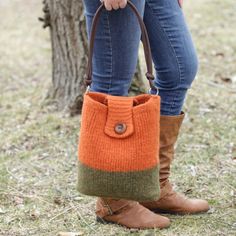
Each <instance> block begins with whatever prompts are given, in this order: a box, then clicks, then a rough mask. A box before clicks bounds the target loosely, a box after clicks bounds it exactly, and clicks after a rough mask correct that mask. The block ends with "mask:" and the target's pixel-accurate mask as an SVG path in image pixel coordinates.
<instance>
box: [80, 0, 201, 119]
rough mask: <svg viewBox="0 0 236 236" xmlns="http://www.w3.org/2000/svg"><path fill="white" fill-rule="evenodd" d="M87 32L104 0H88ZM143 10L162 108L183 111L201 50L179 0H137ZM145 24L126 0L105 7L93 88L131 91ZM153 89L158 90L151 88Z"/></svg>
mask: <svg viewBox="0 0 236 236" xmlns="http://www.w3.org/2000/svg"><path fill="white" fill-rule="evenodd" d="M83 1H84V8H85V9H84V13H85V16H86V25H87V33H88V38H89V35H90V30H91V23H92V19H93V16H94V13H95V11H96V9H97V8H98V6H99V5H100V1H99V0H83ZM132 2H133V3H134V4H135V6H136V7H137V9H138V11H139V13H140V14H141V15H142V16H143V20H144V23H145V25H146V28H147V31H148V36H149V40H150V45H151V50H152V58H153V62H154V67H155V72H156V73H155V80H154V83H155V85H156V86H157V87H158V88H159V95H160V96H161V114H162V115H178V114H180V112H181V109H182V106H183V103H184V100H185V97H186V93H187V90H188V89H189V88H190V86H191V84H192V81H193V80H194V78H195V76H196V72H197V66H198V61H197V56H196V51H195V48H194V45H193V42H192V39H191V35H190V33H189V30H188V28H187V25H186V22H185V19H184V15H183V12H182V10H181V8H180V7H179V4H178V1H177V0H132ZM140 36H141V30H140V28H139V24H138V21H137V19H136V17H135V15H134V14H133V12H132V11H131V9H130V8H129V6H127V7H126V8H124V9H118V10H112V11H106V10H105V9H104V11H103V12H102V14H101V17H100V20H99V23H98V28H97V31H96V38H95V48H94V54H93V73H92V81H93V82H92V85H91V88H90V91H95V92H103V93H107V94H111V95H118V96H127V95H128V90H129V87H130V85H131V81H132V78H133V75H134V73H135V69H136V65H137V59H138V48H139V43H140ZM150 92H151V93H153V92H154V91H150Z"/></svg>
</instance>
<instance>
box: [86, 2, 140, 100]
mask: <svg viewBox="0 0 236 236" xmlns="http://www.w3.org/2000/svg"><path fill="white" fill-rule="evenodd" d="M83 1H84V7H85V10H84V13H85V16H86V26H87V32H88V38H89V35H90V31H91V24H92V19H93V16H94V14H95V11H96V9H97V8H98V6H99V5H100V1H99V0H83ZM132 2H133V3H134V4H135V6H136V7H137V9H138V11H139V12H140V14H141V15H143V14H144V5H145V1H144V0H132ZM140 36H141V30H140V28H139V24H138V20H137V19H136V16H135V15H134V13H133V12H132V10H131V9H130V8H129V7H126V8H124V9H118V10H112V11H107V10H105V9H104V10H103V12H102V14H101V16H100V19H99V22H98V27H97V30H96V37H95V44H94V52H93V64H92V66H93V72H92V84H91V88H90V91H96V92H103V93H107V94H111V95H117V96H127V95H128V90H129V87H130V84H131V79H132V78H133V75H134V73H135V69H136V65H137V59H138V47H139V43H140Z"/></svg>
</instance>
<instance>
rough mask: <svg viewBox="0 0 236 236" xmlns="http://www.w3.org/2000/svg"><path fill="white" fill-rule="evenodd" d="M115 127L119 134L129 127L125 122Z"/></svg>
mask: <svg viewBox="0 0 236 236" xmlns="http://www.w3.org/2000/svg"><path fill="white" fill-rule="evenodd" d="M114 129H115V132H116V133H117V134H123V133H124V132H125V131H126V129H127V125H126V124H124V123H117V124H116V125H115V128H114Z"/></svg>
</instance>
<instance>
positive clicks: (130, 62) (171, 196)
mask: <svg viewBox="0 0 236 236" xmlns="http://www.w3.org/2000/svg"><path fill="white" fill-rule="evenodd" d="M103 1H104V5H105V8H106V10H104V11H103V12H102V14H101V17H100V20H99V23H98V28H97V33H96V39H95V48H94V57H93V75H92V76H93V79H92V80H93V83H92V85H91V87H90V91H95V92H103V93H107V94H112V95H119V96H127V95H128V89H129V87H130V84H131V80H132V77H133V75H134V72H135V69H136V63H137V59H138V48H139V43H140V36H141V31H140V28H139V24H138V21H137V19H136V17H135V15H134V14H133V12H132V11H131V9H130V8H129V7H126V5H127V0H103ZM132 2H133V3H134V5H135V6H136V8H137V9H138V11H139V13H140V14H141V15H142V16H143V20H144V23H145V25H146V28H147V31H148V35H149V40H150V45H151V50H152V57H153V62H154V66H155V70H156V77H155V81H154V82H155V85H156V86H157V87H158V88H159V95H160V96H161V120H160V127H161V128H160V129H161V131H160V153H159V154H160V184H161V197H160V199H159V200H158V201H153V202H145V203H142V202H140V203H138V202H135V201H129V200H125V199H120V200H115V199H105V198H99V199H98V200H97V205H96V214H97V217H98V218H97V219H99V220H100V221H101V222H113V223H117V224H120V225H123V226H126V227H130V228H165V227H168V226H169V225H170V220H169V219H168V218H167V217H164V216H161V215H158V214H155V213H153V211H155V212H165V213H174V214H176V213H177V214H191V213H199V212H205V211H207V210H208V209H209V205H208V203H207V202H206V201H204V200H198V199H188V198H186V197H185V196H183V195H181V194H179V193H176V192H175V191H174V190H173V188H172V185H171V183H170V182H169V180H168V178H169V176H170V164H171V161H172V159H173V155H174V144H175V142H176V140H177V137H178V133H179V129H180V126H181V123H182V121H183V119H184V113H183V112H182V106H183V103H184V100H185V97H186V93H187V90H188V89H189V88H190V86H191V84H192V81H193V80H194V78H195V75H196V72H197V64H198V62H197V57H196V52H195V49H194V46H193V43H192V39H191V35H190V33H189V31H188V28H187V26H186V23H185V19H184V16H183V13H182V10H181V6H182V0H179V1H178V0H132ZM99 5H100V2H99V0H84V6H85V16H86V22H87V32H88V36H89V35H90V30H91V23H92V19H93V16H94V14H95V12H96V10H97V8H98V7H99ZM154 92H155V91H152V90H151V91H150V93H154Z"/></svg>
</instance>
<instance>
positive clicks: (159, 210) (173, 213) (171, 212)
mask: <svg viewBox="0 0 236 236" xmlns="http://www.w3.org/2000/svg"><path fill="white" fill-rule="evenodd" d="M149 210H151V211H152V212H154V213H159V214H169V215H180V216H183V215H200V214H203V213H207V212H208V211H209V210H210V209H209V210H207V211H199V212H191V213H185V212H175V211H168V210H163V209H149Z"/></svg>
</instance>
